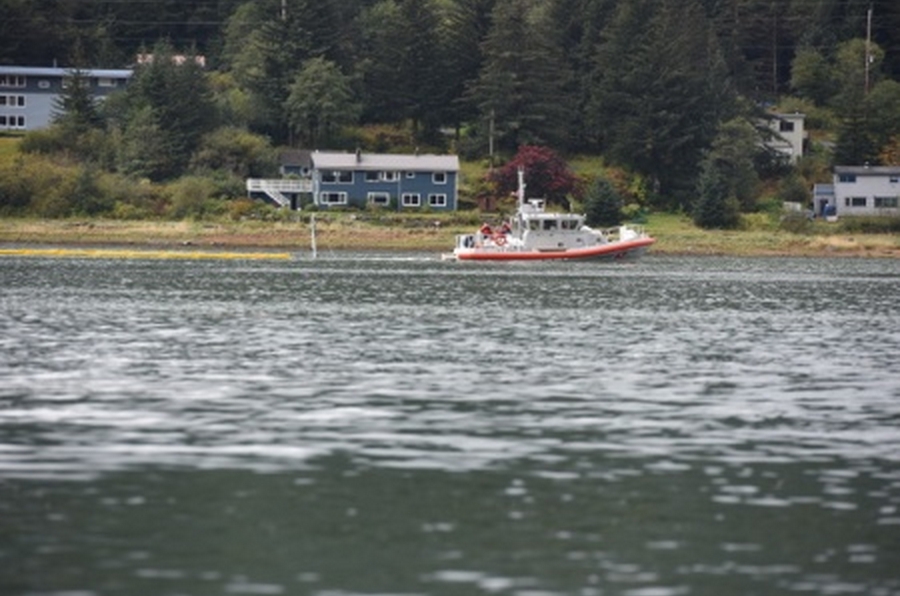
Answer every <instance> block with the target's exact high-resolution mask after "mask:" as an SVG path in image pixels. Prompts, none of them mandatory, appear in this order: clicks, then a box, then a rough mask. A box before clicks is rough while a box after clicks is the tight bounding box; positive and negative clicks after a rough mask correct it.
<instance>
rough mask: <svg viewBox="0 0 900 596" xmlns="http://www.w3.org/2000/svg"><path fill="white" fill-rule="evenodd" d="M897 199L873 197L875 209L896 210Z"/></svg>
mask: <svg viewBox="0 0 900 596" xmlns="http://www.w3.org/2000/svg"><path fill="white" fill-rule="evenodd" d="M897 203H898V200H897V197H875V207H877V208H880V209H896V208H897Z"/></svg>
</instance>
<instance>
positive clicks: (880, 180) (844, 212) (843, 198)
mask: <svg viewBox="0 0 900 596" xmlns="http://www.w3.org/2000/svg"><path fill="white" fill-rule="evenodd" d="M898 204H900V167H888V166H872V167H867V166H862V167H851V166H839V167H835V169H834V205H835V209H836V211H837V215H838V216H854V215H857V216H858V215H888V216H897V215H900V206H898Z"/></svg>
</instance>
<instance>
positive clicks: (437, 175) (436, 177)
mask: <svg viewBox="0 0 900 596" xmlns="http://www.w3.org/2000/svg"><path fill="white" fill-rule="evenodd" d="M431 183H432V184H447V172H433V173H432V174H431Z"/></svg>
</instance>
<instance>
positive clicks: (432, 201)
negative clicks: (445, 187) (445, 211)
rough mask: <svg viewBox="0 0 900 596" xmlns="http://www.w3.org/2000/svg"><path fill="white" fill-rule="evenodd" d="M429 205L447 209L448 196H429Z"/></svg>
mask: <svg viewBox="0 0 900 596" xmlns="http://www.w3.org/2000/svg"><path fill="white" fill-rule="evenodd" d="M428 204H429V205H431V206H432V207H446V206H447V195H444V194H432V195H428Z"/></svg>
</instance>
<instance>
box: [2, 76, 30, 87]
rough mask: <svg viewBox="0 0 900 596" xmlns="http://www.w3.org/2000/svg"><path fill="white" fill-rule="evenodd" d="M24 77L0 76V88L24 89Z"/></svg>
mask: <svg viewBox="0 0 900 596" xmlns="http://www.w3.org/2000/svg"><path fill="white" fill-rule="evenodd" d="M24 86H25V77H24V76H22V75H0V87H24Z"/></svg>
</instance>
